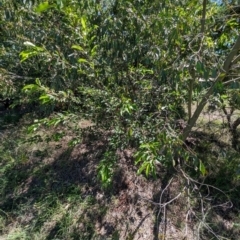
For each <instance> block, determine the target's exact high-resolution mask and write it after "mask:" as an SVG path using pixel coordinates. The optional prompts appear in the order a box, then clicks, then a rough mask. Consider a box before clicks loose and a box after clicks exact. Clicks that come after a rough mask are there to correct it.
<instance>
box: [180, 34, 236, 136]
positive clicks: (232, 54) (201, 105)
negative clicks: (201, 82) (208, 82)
mask: <svg viewBox="0 0 240 240" xmlns="http://www.w3.org/2000/svg"><path fill="white" fill-rule="evenodd" d="M239 49H240V36H238V38H237V41H236V43H235V45H234V46H233V48H232V50H231V52H230V53H229V54H228V56H227V58H226V60H225V62H224V65H223V67H222V71H221V72H220V73H219V75H218V76H217V78H216V79H215V81H214V82H213V84H212V86H211V87H210V88H209V90H208V91H207V93H206V94H205V96H204V97H203V98H202V100H201V101H200V103H199V105H198V107H197V108H196V110H195V112H194V114H193V116H192V117H191V118H190V119H189V121H188V125H187V127H186V128H185V129H184V131H183V134H182V140H183V141H185V140H186V139H187V137H188V136H189V134H190V132H191V130H192V128H193V126H194V125H195V124H196V122H197V120H198V118H199V116H200V114H201V112H202V111H203V108H204V107H205V105H206V104H207V101H208V99H209V97H210V96H211V95H212V94H213V91H214V88H215V86H216V84H217V83H219V82H221V81H223V79H224V78H225V77H226V75H227V74H228V72H229V70H230V67H231V64H232V62H234V57H235V55H236V53H237V52H238V51H239ZM237 58H238V57H237Z"/></svg>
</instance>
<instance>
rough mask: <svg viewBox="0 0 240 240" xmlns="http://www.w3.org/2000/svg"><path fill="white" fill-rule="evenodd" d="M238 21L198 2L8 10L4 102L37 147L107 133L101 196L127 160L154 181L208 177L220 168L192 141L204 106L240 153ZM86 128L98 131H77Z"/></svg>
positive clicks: (58, 3) (1, 28)
mask: <svg viewBox="0 0 240 240" xmlns="http://www.w3.org/2000/svg"><path fill="white" fill-rule="evenodd" d="M239 12H240V10H239V7H237V6H236V4H234V3H222V4H221V5H219V4H216V3H213V2H207V1H197V0H193V1H187V0H185V1H176V0H174V1H173V0H166V1H157V0H156V1H153V0H152V1H149V0H128V1H127V0H115V1H95V0H86V1H74V0H51V1H38V0H32V1H31V0H22V1H15V0H2V1H1V5H0V18H1V19H0V89H1V90H0V99H1V101H2V102H3V103H6V99H9V101H10V102H11V107H10V108H11V109H12V110H11V111H14V114H15V113H16V114H17V115H18V114H19V115H21V114H23V113H29V112H30V113H33V115H31V116H32V117H31V119H28V120H29V123H28V125H27V127H28V133H29V134H30V136H31V141H32V140H33V139H35V141H36V142H37V141H38V140H37V139H38V138H34V137H33V136H34V133H35V132H37V130H38V129H40V128H44V127H46V128H49V129H54V128H56V127H57V126H59V125H61V124H62V125H64V126H71V131H72V132H74V134H75V138H74V139H73V140H71V141H70V142H69V145H70V146H71V147H72V146H74V145H76V144H78V143H79V142H81V139H82V137H83V135H84V134H86V132H90V133H91V132H92V131H93V132H94V131H95V132H97V133H98V135H100V136H101V134H102V136H103V137H104V135H105V134H106V133H107V134H108V136H109V137H108V141H107V143H106V149H105V152H104V153H103V154H102V159H101V161H100V163H99V165H98V172H99V178H100V180H101V181H102V183H103V185H104V186H109V185H110V184H111V181H112V178H113V176H114V172H115V165H116V162H117V160H118V157H117V150H118V149H126V148H132V149H134V151H135V154H134V159H135V164H136V165H137V167H138V173H144V175H145V176H147V177H150V176H153V177H155V178H156V177H158V175H159V173H158V171H157V168H158V167H157V166H158V165H160V167H162V168H164V169H165V168H166V169H168V170H169V169H170V170H171V169H172V168H173V167H175V166H176V165H178V166H179V167H180V168H182V169H183V170H184V171H189V172H190V174H193V175H194V176H196V177H199V176H207V175H208V174H210V173H212V169H213V168H214V166H213V165H212V163H211V159H209V158H207V159H206V158H205V157H204V155H203V154H202V151H201V150H200V152H199V149H201V147H202V146H205V144H206V143H205V142H204V141H205V140H204V139H202V138H201V136H200V137H196V136H198V135H196V134H195V132H194V131H193V128H194V126H195V125H196V122H197V120H199V118H200V115H201V114H202V112H203V110H204V109H206V106H209V111H210V110H211V109H210V108H214V109H218V111H222V112H223V114H225V116H226V119H227V124H225V125H224V124H223V126H222V127H223V128H225V129H227V130H228V131H229V132H230V136H231V137H230V139H229V140H228V142H227V144H230V145H231V147H232V148H233V150H232V151H234V152H235V153H234V154H233V153H232V152H231V156H233V155H234V156H238V152H239V139H238V138H239V137H238V131H237V127H238V125H239V124H240V118H239V117H238V116H237V117H235V118H233V113H235V112H237V111H238V110H239V109H240V91H239V89H238V88H239V84H238V81H237V80H238V78H239V76H238V75H239V73H238V72H239V59H240V58H239V55H238V54H239V50H240V46H239ZM234 46H235V47H234ZM232 49H233V50H234V51H233V50H232ZM5 105H6V104H5ZM195 108H196V111H195V113H194V111H193V110H194V109H195ZM5 111H10V110H5ZM3 112H4V111H3ZM11 116H12V115H11V114H10V116H9V117H7V118H5V124H6V123H7V122H8V121H12V119H11ZM14 116H15V115H14ZM80 119H87V120H88V121H90V122H91V123H92V126H91V127H89V128H87V129H84V130H83V129H79V128H78V127H77V124H78V122H79V121H80ZM72 123H76V124H75V125H74V126H73V124H72ZM204 124H205V125H207V123H206V122H205V123H204ZM186 126H188V127H187V128H185V127H186ZM68 130H69V129H68ZM54 136H55V140H59V139H60V138H62V137H63V136H64V133H61V134H60V135H59V133H58V132H57V130H56V134H55V135H54ZM196 142H198V143H199V144H197V145H198V146H195V145H196ZM235 154H236V155H235ZM235 158H237V157H234V159H235ZM226 159H228V156H227V157H226ZM227 166H228V165H227V164H226V168H227ZM229 168H230V167H229ZM229 168H228V169H229ZM234 168H236V169H237V170H236V169H235V171H234V173H233V172H231V176H230V178H232V179H234V181H237V180H238V174H239V166H238V162H235V161H234V164H233V166H232V165H231V170H232V169H234Z"/></svg>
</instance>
